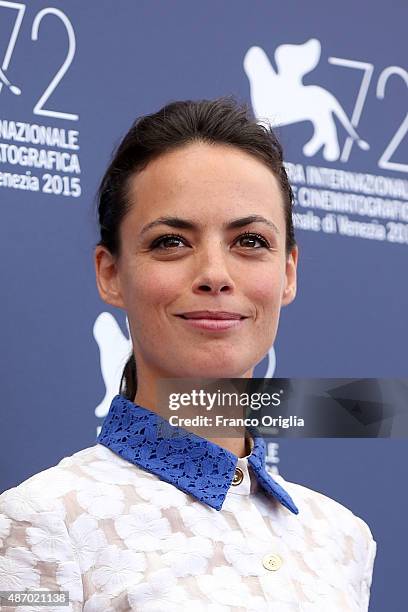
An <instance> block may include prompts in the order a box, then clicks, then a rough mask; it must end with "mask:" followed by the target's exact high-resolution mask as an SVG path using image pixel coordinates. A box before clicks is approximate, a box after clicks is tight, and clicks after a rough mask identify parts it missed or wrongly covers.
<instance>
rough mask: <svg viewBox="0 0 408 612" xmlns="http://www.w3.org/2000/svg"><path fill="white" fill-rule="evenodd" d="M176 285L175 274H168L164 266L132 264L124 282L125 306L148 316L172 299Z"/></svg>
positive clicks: (176, 289)
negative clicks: (132, 266) (131, 268)
mask: <svg viewBox="0 0 408 612" xmlns="http://www.w3.org/2000/svg"><path fill="white" fill-rule="evenodd" d="M178 286H179V283H178V282H177V275H175V274H169V271H168V270H167V269H165V267H164V266H163V267H160V266H155V267H154V269H152V267H151V266H147V265H146V266H143V265H141V266H134V269H133V270H130V271H129V273H128V274H127V275H126V278H125V282H124V294H125V296H124V297H125V302H126V306H127V307H128V309H129V310H133V311H136V312H137V313H138V315H139V316H140V317H141V318H145V319H146V318H149V317H150V316H152V315H153V316H154V314H155V311H156V309H157V308H158V307H160V306H165V305H166V304H169V303H171V302H172V301H173V300H174V298H175V296H176V295H177V292H178Z"/></svg>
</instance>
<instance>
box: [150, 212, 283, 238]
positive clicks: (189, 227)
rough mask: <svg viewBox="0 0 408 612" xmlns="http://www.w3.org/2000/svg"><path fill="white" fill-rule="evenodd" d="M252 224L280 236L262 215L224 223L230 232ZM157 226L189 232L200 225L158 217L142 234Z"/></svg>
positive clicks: (272, 223) (274, 226)
mask: <svg viewBox="0 0 408 612" xmlns="http://www.w3.org/2000/svg"><path fill="white" fill-rule="evenodd" d="M251 223H264V224H265V225H268V227H271V228H272V229H273V230H274V232H275V233H276V234H280V231H279V229H278V227H277V226H276V225H275V223H274V222H273V221H270V220H269V219H266V218H265V217H262V215H248V216H247V217H240V218H239V219H233V220H232V221H227V222H226V223H223V226H222V227H223V229H225V230H230V229H236V228H239V227H245V226H246V225H250V224H251ZM157 225H168V226H170V227H175V228H178V229H187V230H196V229H198V225H196V224H195V223H194V222H193V221H190V220H188V219H182V218H181V217H158V219H155V220H154V221H151V222H150V223H148V224H147V225H145V226H144V227H143V228H142V230H141V232H140V233H141V234H144V233H145V232H147V231H148V230H150V229H152V228H153V227H156V226H157Z"/></svg>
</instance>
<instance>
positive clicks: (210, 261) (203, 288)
mask: <svg viewBox="0 0 408 612" xmlns="http://www.w3.org/2000/svg"><path fill="white" fill-rule="evenodd" d="M227 257H228V251H226V250H225V249H224V248H223V247H222V245H220V244H219V243H218V245H215V244H214V242H213V243H212V244H208V245H207V247H202V249H201V250H200V252H199V253H198V254H197V268H196V269H197V270H198V272H197V274H196V277H195V279H194V281H193V292H194V293H203V292H206V293H213V294H217V293H220V292H221V291H222V292H224V293H231V292H233V291H234V289H235V283H234V281H233V279H232V278H231V274H230V272H229V269H228V265H227Z"/></svg>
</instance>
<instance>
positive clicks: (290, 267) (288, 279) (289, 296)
mask: <svg viewBox="0 0 408 612" xmlns="http://www.w3.org/2000/svg"><path fill="white" fill-rule="evenodd" d="M298 255H299V249H298V247H297V246H294V247H293V249H292V250H291V252H290V253H289V255H288V256H287V258H286V272H285V285H284V288H283V294H282V306H287V305H288V304H290V303H291V302H293V300H294V299H295V297H296V290H297V263H298Z"/></svg>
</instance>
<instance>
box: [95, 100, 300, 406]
mask: <svg viewBox="0 0 408 612" xmlns="http://www.w3.org/2000/svg"><path fill="white" fill-rule="evenodd" d="M196 141H199V142H206V143H211V144H214V143H219V144H225V145H230V146H233V147H237V148H239V149H242V150H243V151H246V152H247V153H249V154H251V155H253V156H254V157H256V158H258V159H259V160H260V161H262V162H263V163H265V164H266V165H267V166H268V168H270V170H271V171H272V172H273V173H274V175H275V176H276V178H277V179H278V182H279V185H280V187H281V191H282V196H283V202H284V213H285V221H286V252H287V254H289V253H290V251H291V250H292V248H293V247H294V246H295V244H296V240H295V235H294V228H293V221H292V209H293V193H292V188H291V186H290V183H289V180H288V177H287V174H286V170H285V167H284V165H283V153H282V147H281V145H280V143H279V141H278V139H277V137H276V135H275V133H274V132H273V130H272V128H271V127H270V126H268V127H267V126H265V125H261V124H259V123H257V122H256V119H255V118H254V117H253V116H252V114H251V112H250V109H249V107H248V105H247V104H239V103H238V102H237V101H236V100H235V99H234V98H233V97H232V96H226V97H222V98H216V99H215V100H197V101H194V100H180V101H176V102H171V103H169V104H167V105H166V106H163V108H161V109H160V110H159V111H157V112H156V113H153V114H151V115H145V116H143V117H139V118H138V119H136V121H135V122H134V123H133V125H132V126H131V127H130V129H129V131H128V132H127V134H126V135H125V137H124V138H123V140H122V142H121V143H120V145H119V146H118V148H117V150H116V152H115V153H114V156H113V158H112V161H111V163H110V164H109V167H108V168H107V170H106V172H105V174H104V176H103V178H102V181H101V184H100V187H99V191H98V198H99V202H98V216H99V226H100V233H101V239H100V241H99V242H98V245H101V246H105V247H106V248H107V249H108V250H109V251H110V253H111V254H112V255H114V256H119V255H120V249H121V245H120V240H119V228H120V224H121V222H122V220H123V218H124V217H125V215H126V213H127V212H128V210H129V208H130V203H129V201H128V199H127V197H126V196H127V189H128V183H129V178H130V177H131V176H134V175H135V173H137V172H138V171H140V170H142V169H143V168H145V167H146V165H147V164H148V163H149V162H150V161H151V160H153V159H154V158H156V157H158V156H159V155H162V154H163V153H165V152H167V151H169V150H170V149H175V148H176V147H180V146H182V145H185V144H188V143H191V142H196ZM136 391H137V372H136V362H135V357H134V354H133V353H132V355H131V356H130V357H129V359H128V361H127V363H126V366H125V368H124V371H123V374H122V379H121V384H120V393H122V394H123V395H124V396H125V397H126V398H127V399H129V400H131V401H133V399H134V397H135V395H136Z"/></svg>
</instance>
